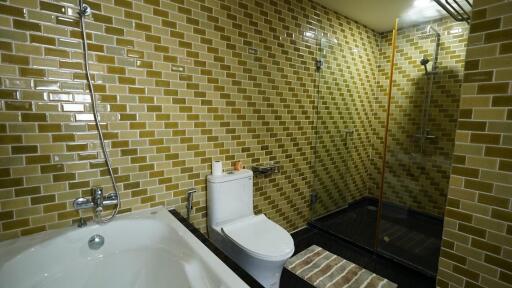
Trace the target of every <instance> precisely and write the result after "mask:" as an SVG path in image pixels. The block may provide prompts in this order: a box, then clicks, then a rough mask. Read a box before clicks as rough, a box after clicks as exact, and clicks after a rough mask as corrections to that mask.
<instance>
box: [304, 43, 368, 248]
mask: <svg viewBox="0 0 512 288" xmlns="http://www.w3.org/2000/svg"><path fill="white" fill-rule="evenodd" d="M375 46H376V45H375ZM360 50H361V49H360V48H357V47H354V45H347V44H346V43H340V40H335V39H333V38H322V39H321V40H320V41H319V54H318V60H319V61H318V62H317V67H318V71H317V73H318V87H317V88H318V90H317V92H318V95H317V97H318V105H317V109H318V111H317V118H316V129H315V132H316V143H315V167H314V171H315V172H314V173H315V177H314V180H313V181H314V182H313V199H312V200H313V202H315V203H314V204H313V205H312V207H313V209H312V218H313V221H312V223H313V225H315V226H316V227H317V228H319V229H322V230H324V231H327V232H329V233H333V234H335V235H337V236H339V237H342V238H345V239H347V240H350V241H353V242H355V243H358V244H360V245H363V246H366V247H373V243H374V239H375V222H376V220H375V219H376V206H375V205H373V206H368V205H367V203H366V202H368V201H370V200H369V198H368V197H367V192H368V186H367V185H368V183H367V181H368V176H367V171H368V165H369V156H368V155H370V153H369V150H370V140H369V138H370V137H368V136H367V135H366V134H365V133H370V129H369V128H368V127H369V119H368V117H367V116H368V113H369V111H370V105H371V101H370V100H371V96H372V95H373V94H372V91H368V90H367V89H369V88H368V87H369V86H371V85H367V81H368V80H367V79H366V78H364V77H362V75H365V76H367V75H366V74H369V75H372V74H371V73H370V72H367V71H368V70H370V69H369V68H368V67H369V65H366V66H365V65H364V64H363V62H364V61H365V60H366V59H367V58H370V56H369V55H370V54H371V52H370V49H368V50H369V51H368V52H365V54H362V53H360ZM366 57H367V58H366ZM361 59H364V60H361ZM372 59H373V58H372ZM372 71H373V70H372ZM365 73H366V74H365ZM372 73H373V72H372ZM363 79H365V80H364V81H363ZM371 80H372V79H370V81H371ZM315 196H316V197H315ZM315 198H316V199H315ZM372 227H373V228H372Z"/></svg>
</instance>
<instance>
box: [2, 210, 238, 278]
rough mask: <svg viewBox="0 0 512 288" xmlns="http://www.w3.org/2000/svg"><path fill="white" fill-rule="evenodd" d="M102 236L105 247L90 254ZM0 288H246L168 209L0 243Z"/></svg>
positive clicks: (119, 217)
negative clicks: (92, 241)
mask: <svg viewBox="0 0 512 288" xmlns="http://www.w3.org/2000/svg"><path fill="white" fill-rule="evenodd" d="M95 234H99V235H101V236H103V237H104V240H105V241H104V245H103V246H102V247H101V248H99V249H98V250H91V249H90V248H89V245H88V240H89V238H90V237H91V236H93V235H95ZM0 287H6V288H7V287H9V288H23V287H51V288H58V287H66V288H69V287H87V288H91V287H109V288H110V287H119V288H121V287H122V288H128V287H141V288H142V287H145V288H159V287H166V288H171V287H176V288H185V287H226V288H227V287H233V288H235V287H236V288H241V287H248V286H247V285H246V284H245V283H244V282H243V281H242V280H241V279H240V278H238V276H237V275H236V274H235V273H234V272H233V271H231V270H230V269H229V268H228V267H227V266H226V265H225V264H224V263H223V262H222V261H221V260H219V259H218V258H217V257H216V256H215V255H214V254H213V253H212V252H210V250H208V248H206V247H205V246H204V245H203V244H202V243H201V242H200V241H199V240H198V239H197V238H196V237H195V236H194V235H192V233H190V232H189V231H188V230H187V229H186V228H185V227H184V226H183V225H182V224H181V223H180V222H179V221H178V220H177V219H176V218H175V217H174V216H172V215H171V214H170V213H169V212H168V211H166V210H165V209H164V208H162V207H159V208H154V209H149V210H143V211H140V212H135V213H131V214H127V215H121V216H117V217H116V218H114V220H113V221H112V222H110V223H108V224H103V225H97V224H94V225H93V224H92V223H89V225H88V226H87V227H84V228H77V227H70V228H66V229H61V230H54V231H48V232H44V233H40V234H35V235H32V236H27V237H22V238H19V239H14V240H9V241H5V242H1V243H0Z"/></svg>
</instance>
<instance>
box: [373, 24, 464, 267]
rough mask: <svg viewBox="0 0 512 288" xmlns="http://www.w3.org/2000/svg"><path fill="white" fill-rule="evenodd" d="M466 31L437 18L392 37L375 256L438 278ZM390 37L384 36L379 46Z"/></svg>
mask: <svg viewBox="0 0 512 288" xmlns="http://www.w3.org/2000/svg"><path fill="white" fill-rule="evenodd" d="M466 30H467V28H466V25H465V24H464V23H455V22H453V21H452V20H451V19H450V18H443V19H440V20H436V21H432V22H430V23H426V24H424V25H419V26H414V27H409V28H403V29H400V30H399V32H398V39H397V46H398V50H397V53H396V59H395V73H394V82H393V92H392V102H391V114H390V115H391V118H390V123H389V130H388V133H389V135H388V145H387V146H388V150H387V156H386V158H387V159H386V169H385V175H384V176H385V177H384V193H383V198H382V212H381V214H382V217H381V222H380V223H381V224H380V226H379V231H378V235H379V243H378V249H379V251H380V252H383V253H384V254H387V255H389V256H391V257H394V258H398V259H399V260H401V261H402V262H406V263H409V264H410V265H412V266H415V267H416V268H418V269H421V270H423V271H424V272H425V273H428V274H432V275H433V274H435V272H436V271H437V259H438V255H439V251H440V244H441V234H442V224H443V223H442V217H443V213H444V209H445V205H446V194H447V191H448V181H449V175H450V165H451V155H452V153H453V145H454V144H453V143H454V138H455V128H456V123H457V116H458V103H459V98H460V83H461V77H462V72H463V64H464V62H463V59H464V53H465V41H466V36H467V35H466ZM390 40H391V36H387V35H384V37H383V41H384V42H386V41H390Z"/></svg>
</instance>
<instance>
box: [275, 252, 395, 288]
mask: <svg viewBox="0 0 512 288" xmlns="http://www.w3.org/2000/svg"><path fill="white" fill-rule="evenodd" d="M285 267H286V268H287V269H288V270H290V271H291V272H293V273H295V274H296V275H297V276H299V277H300V278H302V279H304V280H306V281H307V282H309V283H311V284H313V285H314V286H315V287H317V288H342V287H343V288H395V287H397V285H396V284H395V283H393V282H391V281H389V280H387V279H385V278H382V277H380V276H379V275H377V274H375V273H372V272H370V271H368V270H366V269H363V268H361V267H359V266H357V265H356V264H354V263H352V262H350V261H347V260H345V259H343V258H341V257H340V256H337V255H334V254H332V253H330V252H328V251H326V250H324V249H323V248H321V247H318V246H316V245H313V246H311V247H309V248H308V249H306V250H304V251H302V252H300V253H299V254H297V255H295V256H293V257H292V258H290V259H289V260H288V261H287V262H286V264H285Z"/></svg>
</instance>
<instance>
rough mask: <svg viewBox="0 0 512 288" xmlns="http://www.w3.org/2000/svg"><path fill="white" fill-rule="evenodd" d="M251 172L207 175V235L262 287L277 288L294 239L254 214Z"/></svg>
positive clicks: (274, 224)
mask: <svg viewBox="0 0 512 288" xmlns="http://www.w3.org/2000/svg"><path fill="white" fill-rule="evenodd" d="M252 182H253V175H252V171H249V170H241V171H235V172H232V173H230V174H223V175H209V176H208V199H207V202H208V234H209V237H210V240H211V241H212V242H213V243H214V244H215V245H216V246H217V247H219V248H220V249H221V250H222V251H223V252H224V253H225V254H227V255H228V256H229V257H230V258H232V259H233V260H234V261H235V262H237V263H238V265H240V266H241V267H242V268H243V269H245V270H246V271H247V272H248V273H249V274H251V275H252V276H253V277H254V278H255V279H256V280H258V282H260V283H261V284H262V285H263V286H264V287H267V288H270V287H272V288H274V287H276V288H277V287H279V280H280V278H281V272H282V270H283V266H284V264H285V262H286V260H288V259H289V258H290V257H291V256H292V254H293V252H294V244H293V239H292V237H291V236H290V234H289V233H288V232H287V231H286V230H284V229H283V228H282V227H281V226H279V225H277V224H276V223H274V222H272V221H271V220H270V219H268V218H267V217H266V216H265V215H263V214H260V215H254V213H253V200H252V195H253V189H252V184H253V183H252Z"/></svg>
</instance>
